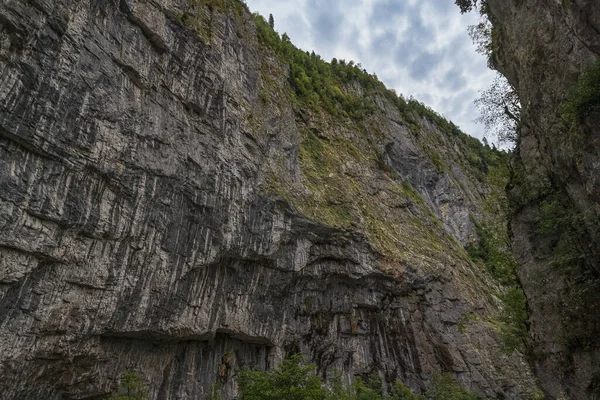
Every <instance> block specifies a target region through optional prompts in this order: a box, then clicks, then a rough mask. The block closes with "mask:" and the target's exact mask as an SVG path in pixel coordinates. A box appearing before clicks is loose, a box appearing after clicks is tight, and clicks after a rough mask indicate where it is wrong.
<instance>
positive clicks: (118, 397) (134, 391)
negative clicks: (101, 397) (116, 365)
mask: <svg viewBox="0 0 600 400" xmlns="http://www.w3.org/2000/svg"><path fill="white" fill-rule="evenodd" d="M147 398H148V392H147V391H146V389H145V388H144V382H143V378H142V375H141V374H140V373H139V372H125V373H123V375H121V385H120V388H119V391H118V392H116V393H113V394H112V395H111V396H110V398H109V400H145V399H147Z"/></svg>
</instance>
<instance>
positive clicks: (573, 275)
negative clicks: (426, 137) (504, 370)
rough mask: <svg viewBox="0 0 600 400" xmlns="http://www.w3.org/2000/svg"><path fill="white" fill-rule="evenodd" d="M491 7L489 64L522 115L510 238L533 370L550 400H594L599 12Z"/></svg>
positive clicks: (535, 2)
mask: <svg viewBox="0 0 600 400" xmlns="http://www.w3.org/2000/svg"><path fill="white" fill-rule="evenodd" d="M488 6H489V14H490V20H491V22H492V23H493V24H494V30H493V33H492V39H493V46H492V47H493V53H492V62H493V64H494V65H495V67H496V68H497V69H498V70H499V71H500V72H502V73H503V74H504V75H505V76H506V77H507V78H508V80H509V81H510V82H511V84H512V85H513V86H514V87H515V88H516V90H517V92H518V94H519V97H520V99H521V102H522V105H523V112H522V124H521V129H520V137H519V142H518V143H517V151H516V160H515V162H514V174H513V178H512V182H511V186H512V188H511V190H510V197H511V202H512V204H513V208H514V211H513V213H514V215H513V218H512V222H511V229H512V234H513V249H514V251H515V254H516V257H517V259H518V261H519V263H520V265H521V268H520V272H519V276H520V279H521V282H522V284H523V287H524V289H525V292H526V295H527V298H528V307H529V313H530V333H531V338H532V344H531V353H532V363H533V365H534V367H535V371H536V374H537V376H538V377H539V379H540V382H541V385H542V387H543V389H544V391H545V392H546V394H547V396H548V398H551V399H554V398H572V399H596V398H599V397H598V396H599V393H600V340H599V339H598V338H599V337H600V314H599V313H598V306H599V305H600V304H599V303H598V290H599V289H600V234H599V232H600V229H599V216H600V184H599V182H598V176H599V173H600V170H599V165H600V164H599V162H598V160H599V159H600V154H599V151H600V142H599V138H600V130H599V125H598V118H599V117H600V112H599V109H598V104H597V100H593V99H594V96H597V95H598V93H600V82H598V78H595V79H594V77H593V76H594V75H593V74H591V73H590V72H586V71H592V70H594V68H595V69H596V71H597V70H598V65H600V64H597V63H598V57H599V56H600V7H598V3H597V2H596V1H590V0H569V1H539V0H488ZM596 74H597V72H596ZM578 82H581V83H579V84H578ZM578 88H579V89H578ZM578 104H579V106H577V105H578ZM581 105H585V106H586V107H587V109H585V110H584V109H583V107H581Z"/></svg>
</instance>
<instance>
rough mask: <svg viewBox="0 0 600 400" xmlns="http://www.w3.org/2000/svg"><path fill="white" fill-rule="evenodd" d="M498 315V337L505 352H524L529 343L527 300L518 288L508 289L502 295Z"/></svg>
mask: <svg viewBox="0 0 600 400" xmlns="http://www.w3.org/2000/svg"><path fill="white" fill-rule="evenodd" d="M502 301H503V303H504V308H503V310H502V314H501V315H500V321H501V322H502V323H503V324H502V325H501V326H500V337H501V339H502V344H503V345H504V348H505V350H506V351H507V352H509V353H512V352H513V351H514V350H520V351H524V350H525V349H526V348H527V344H528V343H529V335H528V333H527V299H526V298H525V293H523V289H522V288H521V287H520V286H516V285H515V286H512V287H510V288H509V289H508V290H507V291H506V292H505V293H504V294H503V295H502Z"/></svg>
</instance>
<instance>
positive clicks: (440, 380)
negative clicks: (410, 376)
mask: <svg viewBox="0 0 600 400" xmlns="http://www.w3.org/2000/svg"><path fill="white" fill-rule="evenodd" d="M425 399H427V400H477V399H481V397H480V396H478V395H476V394H475V393H472V392H469V391H468V390H467V389H465V388H463V387H461V386H459V385H458V384H457V383H456V382H455V381H454V379H452V376H450V374H435V375H434V376H433V379H432V382H431V385H430V386H429V388H428V389H427V392H426V393H425Z"/></svg>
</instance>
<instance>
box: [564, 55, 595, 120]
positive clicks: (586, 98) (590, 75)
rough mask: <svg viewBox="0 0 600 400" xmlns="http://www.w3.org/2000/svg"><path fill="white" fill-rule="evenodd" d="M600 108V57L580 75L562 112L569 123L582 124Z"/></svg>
mask: <svg viewBox="0 0 600 400" xmlns="http://www.w3.org/2000/svg"><path fill="white" fill-rule="evenodd" d="M599 108H600V58H599V59H598V60H597V61H596V64H594V65H593V66H592V67H590V68H589V69H588V70H587V71H585V72H584V73H583V74H581V76H580V77H579V79H578V81H577V83H576V84H575V86H574V87H573V89H572V90H571V92H570V93H569V96H568V98H567V100H566V101H565V102H564V103H563V105H562V108H561V114H562V117H563V119H564V120H565V122H566V123H567V124H569V125H573V124H581V123H582V122H583V121H584V120H585V118H586V117H587V116H588V115H590V114H591V113H592V112H593V111H595V110H598V109H599Z"/></svg>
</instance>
